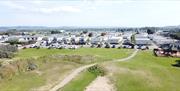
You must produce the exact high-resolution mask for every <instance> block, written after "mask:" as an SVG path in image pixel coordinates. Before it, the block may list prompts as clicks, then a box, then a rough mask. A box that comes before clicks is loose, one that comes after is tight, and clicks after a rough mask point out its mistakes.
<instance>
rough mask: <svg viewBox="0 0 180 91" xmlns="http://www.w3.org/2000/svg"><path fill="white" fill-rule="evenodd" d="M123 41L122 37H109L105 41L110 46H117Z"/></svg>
mask: <svg viewBox="0 0 180 91" xmlns="http://www.w3.org/2000/svg"><path fill="white" fill-rule="evenodd" d="M122 40H123V38H122V37H109V38H108V39H107V43H110V44H119V43H121V42H122Z"/></svg>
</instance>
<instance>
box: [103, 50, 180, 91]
mask: <svg viewBox="0 0 180 91" xmlns="http://www.w3.org/2000/svg"><path fill="white" fill-rule="evenodd" d="M176 60H178V58H171V57H155V56H154V55H153V52H152V51H139V53H138V54H137V55H136V56H135V57H134V58H133V59H131V60H129V61H125V62H118V63H112V64H106V68H107V69H109V73H111V74H113V75H112V76H111V77H110V78H111V79H112V81H113V82H114V84H115V86H116V87H117V90H118V91H180V88H179V85H180V79H179V77H180V68H178V67H173V66H172V64H174V63H175V61H176ZM107 66H109V68H108V67H107Z"/></svg>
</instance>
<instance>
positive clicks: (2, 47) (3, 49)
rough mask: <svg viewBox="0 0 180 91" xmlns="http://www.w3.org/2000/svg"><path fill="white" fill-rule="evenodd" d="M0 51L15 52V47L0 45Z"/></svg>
mask: <svg viewBox="0 0 180 91" xmlns="http://www.w3.org/2000/svg"><path fill="white" fill-rule="evenodd" d="M0 50H1V51H8V52H17V50H18V49H17V47H16V46H13V45H0Z"/></svg>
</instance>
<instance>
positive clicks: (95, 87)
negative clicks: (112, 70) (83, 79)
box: [85, 76, 114, 91]
mask: <svg viewBox="0 0 180 91" xmlns="http://www.w3.org/2000/svg"><path fill="white" fill-rule="evenodd" d="M85 91H114V86H113V84H111V83H110V81H109V79H108V78H107V77H105V76H103V77H101V76H98V77H97V78H96V79H95V80H94V81H93V82H92V83H91V84H90V85H89V86H88V87H86V89H85Z"/></svg>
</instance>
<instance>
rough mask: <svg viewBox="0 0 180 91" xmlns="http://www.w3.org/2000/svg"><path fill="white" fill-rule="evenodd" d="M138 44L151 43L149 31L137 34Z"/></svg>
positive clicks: (136, 40) (136, 42)
mask: <svg viewBox="0 0 180 91" xmlns="http://www.w3.org/2000/svg"><path fill="white" fill-rule="evenodd" d="M135 44H136V45H151V40H150V39H149V38H148V34H147V33H141V34H136V35H135Z"/></svg>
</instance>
